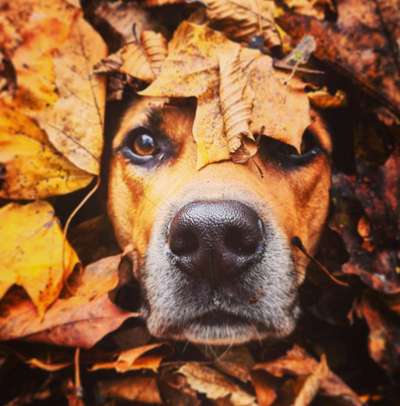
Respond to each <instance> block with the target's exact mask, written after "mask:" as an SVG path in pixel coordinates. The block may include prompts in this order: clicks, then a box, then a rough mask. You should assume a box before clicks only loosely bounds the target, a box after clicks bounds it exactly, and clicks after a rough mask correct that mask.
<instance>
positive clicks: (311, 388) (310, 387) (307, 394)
mask: <svg viewBox="0 0 400 406" xmlns="http://www.w3.org/2000/svg"><path fill="white" fill-rule="evenodd" d="M328 373H329V368H328V364H327V363H326V357H325V355H323V356H322V357H321V362H320V363H319V364H318V366H317V367H316V368H315V370H314V372H313V373H312V374H311V375H310V376H308V377H307V378H306V380H305V382H304V385H303V387H302V388H301V390H300V392H299V394H298V395H297V396H296V400H295V402H294V406H307V405H309V404H310V403H311V402H312V400H313V399H314V398H315V396H316V395H317V393H318V391H319V389H320V386H321V382H322V381H323V380H324V379H326V378H327V376H328Z"/></svg>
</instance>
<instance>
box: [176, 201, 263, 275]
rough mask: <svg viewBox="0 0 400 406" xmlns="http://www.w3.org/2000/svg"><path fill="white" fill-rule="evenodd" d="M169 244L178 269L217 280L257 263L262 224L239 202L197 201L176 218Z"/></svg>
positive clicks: (179, 212)
mask: <svg viewBox="0 0 400 406" xmlns="http://www.w3.org/2000/svg"><path fill="white" fill-rule="evenodd" d="M168 242H169V247H170V250H171V251H172V253H173V254H174V260H175V261H176V263H177V265H178V267H179V268H180V269H181V270H183V271H185V272H189V273H193V274H196V275H198V276H204V277H205V278H210V279H212V280H220V279H221V277H222V278H223V277H226V276H229V275H233V274H236V273H238V272H241V271H244V270H246V269H248V268H249V266H250V265H251V264H253V263H255V262H257V260H258V259H259V258H260V255H261V254H262V252H263V246H264V231H263V223H262V221H261V219H260V218H259V217H258V215H257V213H256V212H255V211H254V210H253V209H252V208H250V207H248V206H246V205H245V204H243V203H240V202H238V201H235V200H221V201H198V202H193V203H189V204H187V205H186V206H184V207H182V208H181V209H180V210H179V211H178V213H177V214H176V215H175V217H174V218H173V220H172V222H171V224H170V226H169V236H168Z"/></svg>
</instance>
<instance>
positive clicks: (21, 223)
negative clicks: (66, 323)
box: [0, 201, 79, 316]
mask: <svg viewBox="0 0 400 406" xmlns="http://www.w3.org/2000/svg"><path fill="white" fill-rule="evenodd" d="M0 236H1V240H2V244H1V248H0V255H1V258H2V264H1V270H0V298H2V297H3V296H4V295H5V293H6V292H7V291H8V289H9V288H10V287H11V286H13V285H18V286H21V287H22V288H24V289H25V291H26V292H27V293H28V295H29V297H30V298H31V299H32V302H33V303H34V304H35V307H36V309H37V311H38V313H39V315H40V316H43V314H44V312H45V311H46V309H47V308H48V307H49V306H50V305H51V304H52V303H53V302H54V301H55V299H56V298H57V297H58V295H59V293H60V291H61V288H62V285H63V282H64V280H65V278H66V277H67V276H68V275H69V274H70V273H71V272H72V270H73V268H74V266H75V265H76V264H77V263H78V261H79V260H78V257H77V255H76V253H75V251H74V250H73V249H72V248H71V246H70V245H69V244H68V243H66V242H65V244H64V236H63V232H62V229H61V227H60V224H59V222H58V220H57V218H56V217H55V215H54V210H53V208H52V207H51V206H50V204H48V203H46V202H42V201H37V202H34V203H31V204H27V205H25V206H21V205H18V204H14V203H11V204H8V205H6V206H4V207H2V208H1V209H0ZM49 247H51V249H49Z"/></svg>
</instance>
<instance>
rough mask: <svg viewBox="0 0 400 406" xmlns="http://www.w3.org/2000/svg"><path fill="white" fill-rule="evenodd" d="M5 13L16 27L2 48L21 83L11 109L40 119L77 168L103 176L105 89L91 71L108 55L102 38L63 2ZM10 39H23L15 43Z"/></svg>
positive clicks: (20, 4)
mask: <svg viewBox="0 0 400 406" xmlns="http://www.w3.org/2000/svg"><path fill="white" fill-rule="evenodd" d="M4 3H7V4H8V2H4ZM2 9H4V10H7V12H6V13H4V14H5V15H4V21H6V22H7V23H11V24H14V28H15V31H14V32H9V31H7V30H1V31H2V36H3V38H1V39H2V41H1V43H5V44H8V47H7V48H6V51H7V53H8V55H9V57H10V59H11V61H12V63H13V65H14V67H15V70H16V74H17V84H18V88H17V90H16V95H15V98H12V97H6V98H5V100H6V102H7V104H9V105H10V107H11V108H16V109H18V110H19V111H20V112H22V113H24V114H27V115H28V116H29V117H31V118H33V119H34V120H36V121H37V122H38V123H39V125H40V126H41V128H42V129H44V130H45V131H46V133H47V136H48V139H49V140H50V142H51V143H52V144H53V146H54V147H55V148H56V149H57V150H58V151H59V152H61V153H62V154H63V155H64V156H65V157H67V158H68V159H69V160H70V161H71V162H72V163H73V164H74V165H76V166H77V167H78V168H80V169H82V170H83V171H85V172H87V173H89V174H94V175H97V174H98V173H99V158H100V155H101V150H102V143H103V141H102V130H103V110H104V101H105V86H104V81H103V79H100V78H96V77H94V76H93V75H92V72H91V71H92V66H93V65H94V63H95V62H97V61H98V60H100V59H101V58H102V57H104V56H105V54H106V47H105V45H104V43H103V41H102V39H101V38H100V36H99V35H98V34H97V33H96V32H95V31H94V30H93V29H92V27H91V26H90V25H89V24H88V23H87V22H86V21H85V20H84V19H83V16H82V11H81V10H80V9H79V8H76V7H74V6H72V5H71V4H69V3H67V2H64V1H62V0H57V1H50V0H43V1H41V2H37V1H33V0H28V1H25V0H24V1H22V0H17V1H15V2H13V4H12V5H11V6H9V5H8V6H7V7H2ZM22 11H24V12H22ZM10 35H17V37H19V38H20V39H21V40H20V41H18V42H17V43H15V42H13V41H12V39H10V38H9V36H10Z"/></svg>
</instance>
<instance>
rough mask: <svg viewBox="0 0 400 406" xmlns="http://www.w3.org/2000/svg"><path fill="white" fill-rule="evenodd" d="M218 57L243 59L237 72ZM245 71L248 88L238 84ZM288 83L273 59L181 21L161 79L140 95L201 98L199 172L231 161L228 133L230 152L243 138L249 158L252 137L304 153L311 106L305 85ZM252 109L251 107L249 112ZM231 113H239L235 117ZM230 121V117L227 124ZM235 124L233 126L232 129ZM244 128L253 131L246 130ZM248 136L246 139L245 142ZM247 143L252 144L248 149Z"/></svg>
mask: <svg viewBox="0 0 400 406" xmlns="http://www.w3.org/2000/svg"><path fill="white" fill-rule="evenodd" d="M220 55H224V60H231V61H234V60H235V58H239V60H240V66H239V65H238V63H237V61H236V67H235V69H236V71H235V70H234V69H233V66H232V64H231V66H230V67H227V68H226V67H225V62H224V63H223V64H222V69H221V66H220V63H221V59H222V57H220ZM227 58H228V59H227ZM241 71H243V75H244V76H245V77H247V83H244V84H242V85H240V84H239V82H240V79H239V77H240V75H241V73H240V72H241ZM232 74H233V75H234V78H233V79H232ZM285 78H287V75H286V74H285V73H282V72H277V71H275V70H274V69H273V67H272V59H271V58H269V57H268V56H266V55H261V53H260V52H259V51H256V50H250V49H247V48H241V47H240V46H239V45H238V44H236V43H234V42H231V41H229V40H228V39H227V38H226V37H224V35H222V34H221V33H219V32H217V31H213V30H211V29H210V28H208V27H206V26H201V25H196V24H193V23H188V22H183V23H182V24H181V25H180V26H179V27H178V29H177V30H176V31H175V34H174V37H173V39H172V40H171V42H170V44H169V53H168V57H167V58H166V60H165V62H164V63H163V65H162V69H161V72H160V74H159V76H158V77H157V79H156V80H155V81H154V82H152V83H151V84H150V86H148V87H147V88H146V89H145V90H144V91H141V92H139V93H140V94H141V95H144V96H159V97H196V98H197V100H198V105H197V109H196V115H195V119H194V124H193V137H194V139H195V141H196V143H197V146H198V151H197V152H198V154H197V167H198V168H201V167H203V166H205V165H207V164H209V163H212V162H218V161H221V160H226V159H229V158H230V157H231V153H230V151H229V141H228V131H229V137H230V139H231V140H232V141H231V142H232V143H234V145H233V144H232V145H231V152H232V150H234V151H237V149H238V145H240V144H238V140H239V137H241V138H240V143H241V145H244V146H247V147H248V148H249V149H253V150H252V151H251V152H250V153H249V154H248V156H247V159H248V158H249V157H250V156H251V155H254V144H253V148H251V147H252V145H251V144H252V137H253V136H254V135H261V134H263V135H268V136H270V137H273V138H276V139H278V140H280V141H283V142H286V143H288V144H291V145H293V146H294V147H295V148H297V149H298V150H299V149H300V144H301V141H302V136H303V133H304V130H305V129H306V127H307V126H308V125H309V124H310V113H309V101H308V99H307V95H306V94H305V92H304V85H302V84H301V82H299V81H298V80H297V79H296V78H294V79H293V80H292V81H291V82H290V83H289V84H285V83H284V81H285ZM232 83H235V85H234V87H233V88H234V89H235V92H234V93H235V99H234V100H236V101H234V103H233V104H230V103H231V100H230V101H229V104H230V110H229V112H227V114H225V116H224V109H225V111H226V107H227V103H226V100H228V99H227V98H226V97H227V95H229V92H230V91H231V90H229V89H232ZM238 84H239V86H237V85H238ZM218 85H219V91H218V90H216V87H217V88H218ZM244 86H245V88H244ZM241 96H242V98H240V97H241ZM229 98H230V95H229ZM222 99H223V100H224V102H223V103H222ZM244 106H247V107H245V108H243V107H244ZM249 106H252V109H251V112H250V113H249V111H248V110H249ZM232 108H233V109H234V110H232ZM232 112H235V114H236V113H238V112H240V114H239V115H237V117H235V116H234V117H232ZM243 112H245V113H244V115H242V113H243ZM224 117H225V123H224ZM227 117H231V118H229V120H228V122H226V118H227ZM287 117H291V120H290V121H289V120H287ZM231 123H235V126H234V127H233V130H231ZM246 123H248V125H249V127H250V131H248V130H246V126H247V124H246ZM227 125H228V129H227V128H226V126H227ZM238 125H239V127H238ZM243 125H244V127H243ZM243 128H244V129H243ZM232 132H233V133H235V134H234V135H232ZM246 132H247V134H248V135H247V137H246V136H245V137H243V133H245V134H246ZM247 139H248V140H249V143H247V145H245V143H244V141H245V140H247ZM233 140H235V141H233ZM235 148H236V149H235ZM234 151H233V153H234ZM240 160H241V161H245V160H246V159H245V158H243V157H242V159H240Z"/></svg>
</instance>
